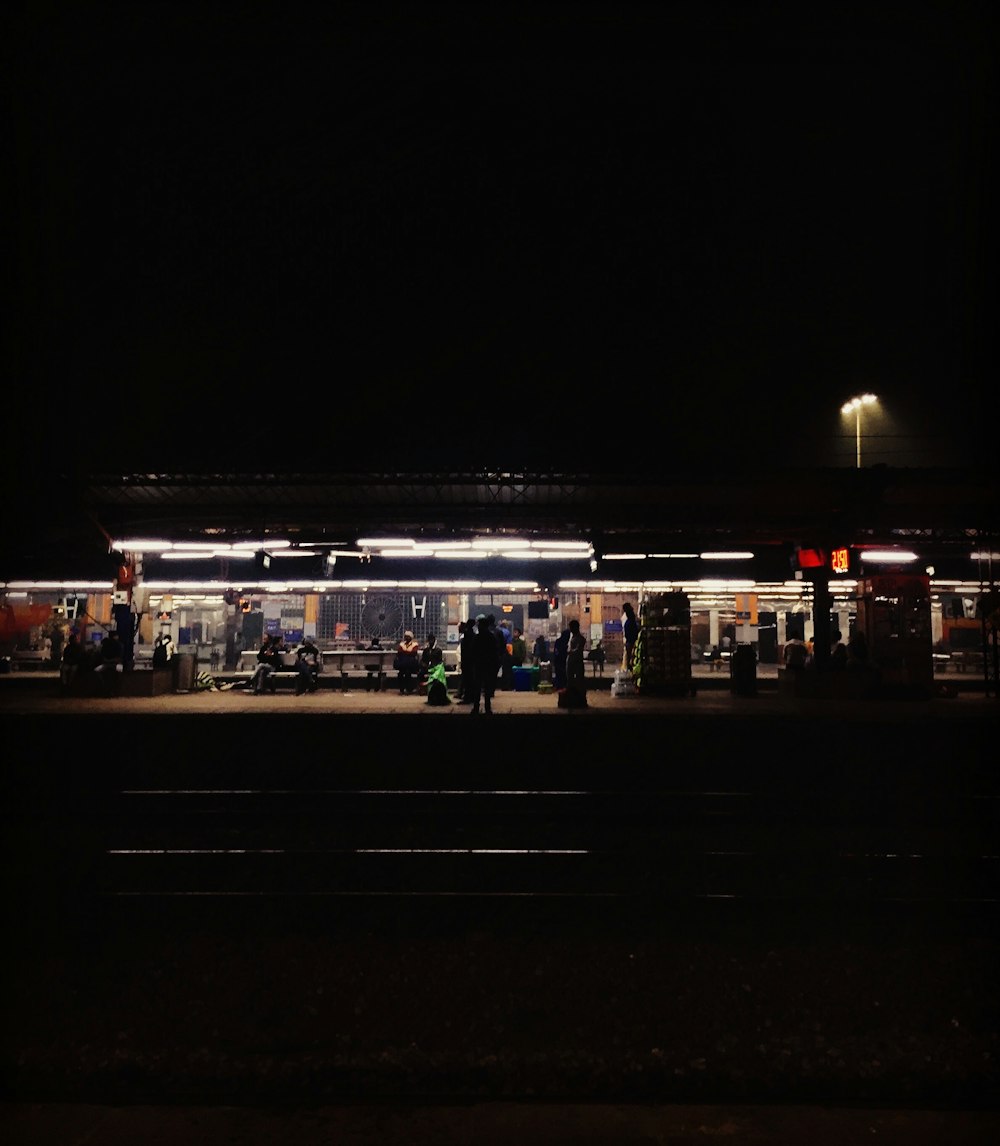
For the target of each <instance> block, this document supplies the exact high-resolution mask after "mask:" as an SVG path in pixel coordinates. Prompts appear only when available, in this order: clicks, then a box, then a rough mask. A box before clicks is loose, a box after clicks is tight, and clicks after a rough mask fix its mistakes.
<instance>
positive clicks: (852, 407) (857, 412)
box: [840, 394, 878, 469]
mask: <svg viewBox="0 0 1000 1146" xmlns="http://www.w3.org/2000/svg"><path fill="white" fill-rule="evenodd" d="M877 401H878V398H876V397H875V395H874V394H862V395H861V396H860V397H859V398H852V399H851V400H850V401H849V402H845V403H844V404H843V406H841V407H840V412H841V413H842V414H853V415H854V435H855V441H856V443H857V451H858V466H857V468H858V469H861V407H862V406H870V405H871V404H872V403H873V402H877Z"/></svg>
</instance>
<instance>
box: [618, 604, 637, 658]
mask: <svg viewBox="0 0 1000 1146" xmlns="http://www.w3.org/2000/svg"><path fill="white" fill-rule="evenodd" d="M622 638H623V640H624V642H625V651H624V655H623V657H622V668H623V669H624V670H625V671H626V672H631V671H632V660H633V657H634V655H635V643H636V641H637V640H638V639H639V618H638V617H637V616H636V614H635V608H634V607H633V605H632V603H631V602H630V601H626V602H625V604H624V605H622Z"/></svg>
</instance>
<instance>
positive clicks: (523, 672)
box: [513, 665, 538, 692]
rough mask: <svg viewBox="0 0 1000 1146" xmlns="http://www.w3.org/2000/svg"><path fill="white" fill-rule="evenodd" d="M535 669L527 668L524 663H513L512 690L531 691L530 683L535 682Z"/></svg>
mask: <svg viewBox="0 0 1000 1146" xmlns="http://www.w3.org/2000/svg"><path fill="white" fill-rule="evenodd" d="M537 671H538V670H537V669H534V668H529V667H526V666H524V665H515V666H514V669H513V672H514V691H515V692H531V691H532V685H533V684H534V683H535V681H534V677H535V673H536V672H537Z"/></svg>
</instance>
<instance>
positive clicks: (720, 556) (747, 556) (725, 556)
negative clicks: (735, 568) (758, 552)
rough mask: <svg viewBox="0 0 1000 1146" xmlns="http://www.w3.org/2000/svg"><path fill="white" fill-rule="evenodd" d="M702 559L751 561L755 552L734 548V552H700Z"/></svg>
mask: <svg viewBox="0 0 1000 1146" xmlns="http://www.w3.org/2000/svg"><path fill="white" fill-rule="evenodd" d="M698 556H699V557H700V558H701V559H702V561H750V560H752V559H753V554H752V553H750V552H749V551H748V550H742V549H734V550H733V551H732V552H728V553H727V552H724V551H720V552H718V553H699V554H698Z"/></svg>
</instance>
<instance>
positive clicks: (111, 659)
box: [94, 629, 122, 696]
mask: <svg viewBox="0 0 1000 1146" xmlns="http://www.w3.org/2000/svg"><path fill="white" fill-rule="evenodd" d="M121 664H122V643H121V641H120V640H119V638H118V634H117V632H115V630H114V629H111V630H110V631H109V632H107V633H105V634H104V639H103V640H102V641H101V648H100V653H99V654H98V658H97V664H96V665H95V666H94V672H95V673H96V674H97V679H98V682H99V683H100V687H101V691H102V692H103V693H105V694H106V695H109V696H110V695H111V694H112V693H113V692H114V691H115V688H116V684H117V679H118V673H119V672H120V671H121Z"/></svg>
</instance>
